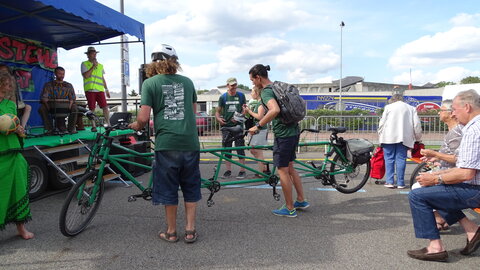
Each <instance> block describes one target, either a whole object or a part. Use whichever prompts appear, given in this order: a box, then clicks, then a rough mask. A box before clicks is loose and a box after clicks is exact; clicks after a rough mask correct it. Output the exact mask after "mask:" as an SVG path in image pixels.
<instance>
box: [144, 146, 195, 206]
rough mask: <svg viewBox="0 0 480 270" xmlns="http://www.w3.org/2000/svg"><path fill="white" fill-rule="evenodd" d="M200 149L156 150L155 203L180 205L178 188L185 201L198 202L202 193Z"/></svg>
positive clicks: (153, 198)
mask: <svg viewBox="0 0 480 270" xmlns="http://www.w3.org/2000/svg"><path fill="white" fill-rule="evenodd" d="M199 164H200V151H155V166H153V190H152V203H153V205H158V204H163V205H178V188H179V187H180V189H181V190H182V193H183V200H184V201H185V202H198V201H199V200H200V199H201V198H202V194H201V193H200V186H201V179H200V167H199Z"/></svg>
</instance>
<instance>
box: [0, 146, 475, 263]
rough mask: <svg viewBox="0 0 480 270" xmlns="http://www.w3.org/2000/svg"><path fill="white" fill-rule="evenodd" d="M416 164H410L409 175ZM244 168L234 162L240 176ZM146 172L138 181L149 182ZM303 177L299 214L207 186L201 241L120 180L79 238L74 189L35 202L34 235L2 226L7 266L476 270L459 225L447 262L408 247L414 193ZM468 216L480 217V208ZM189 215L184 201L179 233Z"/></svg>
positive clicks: (207, 171) (448, 236) (239, 189)
mask: <svg viewBox="0 0 480 270" xmlns="http://www.w3.org/2000/svg"><path fill="white" fill-rule="evenodd" d="M314 157H315V156H308V155H305V156H300V158H305V159H313V158H314ZM204 159H205V160H204V161H202V165H201V170H202V177H204V178H209V175H211V174H212V173H213V167H214V165H213V164H211V162H209V161H208V158H205V157H204ZM414 167H415V164H409V165H407V175H406V178H407V179H408V178H409V177H410V174H411V172H412V171H413V169H414ZM237 172H238V169H237V168H235V169H234V171H233V175H234V176H235V175H237ZM147 177H148V176H147V175H143V176H141V177H139V179H143V181H144V182H146V181H147V180H146V179H148V178H147ZM233 179H234V178H232V180H233ZM303 181H304V189H305V193H306V196H307V199H308V200H309V202H310V203H311V207H310V208H308V209H306V210H305V211H299V212H298V217H297V218H284V217H277V216H274V215H272V214H271V210H272V209H274V208H277V207H280V206H281V204H282V203H283V198H281V200H280V202H277V201H275V200H274V199H273V197H272V190H271V188H268V187H265V186H258V185H255V186H248V187H247V186H236V187H231V188H222V189H221V190H220V191H219V192H218V193H217V194H215V196H214V198H213V199H214V201H215V205H214V206H212V207H207V205H206V199H207V197H208V191H207V190H202V194H203V199H202V201H200V203H199V207H198V213H197V231H198V233H199V239H198V241H197V242H196V243H194V244H185V243H183V241H179V242H177V243H173V244H172V243H167V242H164V241H162V240H160V239H159V238H158V237H157V232H158V231H159V230H162V229H164V228H165V223H164V212H163V207H161V206H152V205H151V203H150V202H147V201H144V200H138V201H136V202H127V198H128V196H129V195H132V194H136V193H138V190H137V189H136V188H135V187H130V188H126V187H124V186H123V184H120V183H117V182H113V183H112V182H110V183H107V185H106V193H105V195H104V198H103V202H102V204H101V206H100V209H99V211H98V213H97V215H96V217H95V218H94V220H93V222H92V223H91V224H90V226H89V227H88V228H87V229H86V230H85V231H84V232H82V233H81V234H80V235H78V236H76V237H73V238H68V237H65V236H63V235H62V234H61V233H60V231H59V228H58V226H59V225H58V216H59V212H60V209H61V207H62V203H63V200H64V199H65V197H66V192H64V193H59V194H54V195H52V196H49V197H46V198H44V199H41V200H38V201H35V202H33V203H32V204H31V209H32V215H33V220H32V221H31V222H30V223H28V224H27V225H28V228H29V229H30V230H31V231H32V232H34V233H35V239H33V240H28V241H25V240H22V239H20V238H19V237H18V236H15V227H14V226H11V225H10V226H8V227H7V228H6V229H5V230H4V231H1V232H0V269H2V270H7V269H102V270H106V269H197V270H198V269H478V265H479V263H480V251H477V252H476V253H474V254H473V255H472V256H462V255H460V253H459V251H460V250H461V249H462V248H463V247H464V245H465V236H464V235H463V231H462V229H461V227H459V226H458V225H454V226H452V228H451V230H450V232H448V233H443V234H442V238H443V240H444V241H445V244H446V247H447V249H448V251H449V255H450V260H449V262H448V263H435V262H423V261H417V260H414V259H411V258H409V257H408V256H407V255H406V251H407V250H408V249H418V248H422V247H424V246H425V245H426V244H427V241H426V240H422V239H416V238H415V237H414V234H413V227H412V220H411V216H410V210H409V206H408V199H407V194H408V190H398V189H387V188H384V187H383V185H377V184H375V183H374V180H373V179H371V180H369V182H368V183H367V184H366V185H365V186H364V188H363V189H362V190H360V191H359V192H356V193H354V194H343V193H340V192H338V191H336V190H334V189H331V187H328V186H322V184H321V183H320V182H319V181H318V180H315V179H313V178H305V179H303ZM466 212H467V215H468V216H469V217H471V218H472V219H474V220H476V221H477V222H480V220H479V217H478V215H477V214H474V212H472V211H470V210H468V211H466ZM183 217H184V211H183V205H182V204H181V205H180V207H179V222H178V233H179V235H180V236H182V234H183V231H184V230H183V227H184V219H183Z"/></svg>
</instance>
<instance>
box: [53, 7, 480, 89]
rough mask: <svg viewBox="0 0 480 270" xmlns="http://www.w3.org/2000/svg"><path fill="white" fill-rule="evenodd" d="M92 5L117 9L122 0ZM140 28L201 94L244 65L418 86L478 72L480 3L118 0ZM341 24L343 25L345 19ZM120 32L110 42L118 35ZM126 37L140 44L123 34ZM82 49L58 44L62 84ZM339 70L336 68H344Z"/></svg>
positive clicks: (106, 53) (308, 78)
mask: <svg viewBox="0 0 480 270" xmlns="http://www.w3.org/2000/svg"><path fill="white" fill-rule="evenodd" d="M98 2H100V3H102V4H104V5H106V6H109V7H110V8H113V9H115V10H117V11H119V10H120V0H99V1H98ZM124 4H125V6H124V10H125V14H126V15H127V16H129V17H131V18H133V19H135V20H137V21H140V22H142V23H144V24H145V33H146V38H145V40H146V42H145V44H146V48H145V50H146V61H147V63H148V62H149V61H150V54H151V53H152V52H153V51H155V49H158V48H159V45H160V44H169V45H171V46H173V47H174V48H175V49H176V51H177V54H178V56H179V62H180V64H181V66H182V72H181V73H180V74H182V75H185V76H188V77H189V78H191V79H192V80H193V82H194V84H195V87H196V88H197V90H203V89H208V90H210V89H215V88H217V87H218V86H221V85H225V83H226V80H227V79H228V78H229V77H236V78H237V80H238V83H240V84H244V85H247V86H251V82H250V80H249V76H248V71H249V69H250V68H251V67H252V66H254V65H255V64H265V65H270V67H271V71H270V72H269V77H270V79H271V80H272V81H273V80H281V81H286V82H289V83H322V82H331V81H332V80H338V78H339V77H340V72H341V73H342V75H343V77H346V76H360V77H363V78H364V80H365V81H368V82H379V83H394V84H409V83H410V82H412V84H413V85H424V84H426V83H429V82H430V83H437V82H440V81H452V82H455V83H458V82H459V81H460V80H461V79H462V78H465V77H467V76H480V50H479V48H480V5H479V4H478V1H475V0H462V1H451V0H423V1H422V0H416V1H415V0H404V1H379V0H378V1H377V0H336V1H324V0H311V1H308V0H295V1H291V0H266V1H265V0H242V1H220V0H201V1H198V0H197V1H195V0H191V1H190V0H177V1H166V0H135V1H134V0H124ZM342 21H343V22H344V23H345V26H344V27H340V23H341V22H342ZM116 40H119V39H118V38H115V39H112V40H107V41H106V42H109V41H116ZM129 40H136V38H135V37H129ZM96 49H97V50H98V51H100V53H99V54H98V55H97V59H98V61H99V62H100V63H102V64H103V65H104V68H105V72H106V74H105V78H106V80H107V84H108V86H109V89H110V90H111V91H114V92H120V89H121V79H120V78H121V71H120V45H101V46H96ZM85 51H86V47H81V48H77V49H72V50H68V51H67V50H64V49H59V54H58V57H59V60H58V61H59V65H60V66H63V67H64V68H65V69H66V76H65V80H66V81H69V82H71V83H72V84H73V85H74V87H75V89H76V90H77V92H83V91H82V78H81V74H80V63H81V62H82V61H84V60H86V59H87V58H86V55H85V54H84V52H85ZM129 61H130V86H129V87H127V92H128V93H130V91H131V90H132V89H135V90H136V91H137V92H138V69H139V67H140V65H141V64H143V47H142V44H141V43H132V44H129ZM340 66H342V68H341V69H340Z"/></svg>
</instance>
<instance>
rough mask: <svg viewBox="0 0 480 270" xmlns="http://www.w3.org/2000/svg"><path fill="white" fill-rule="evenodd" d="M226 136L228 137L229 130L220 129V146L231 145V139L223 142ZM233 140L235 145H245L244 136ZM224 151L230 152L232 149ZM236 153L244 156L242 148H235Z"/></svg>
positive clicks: (228, 156)
mask: <svg viewBox="0 0 480 270" xmlns="http://www.w3.org/2000/svg"><path fill="white" fill-rule="evenodd" d="M228 138H230V132H228V131H226V130H222V147H232V143H233V141H229V142H225V141H226V140H227V139H228ZM234 142H235V147H239V146H245V139H244V137H241V138H239V139H236V140H235V141H234ZM224 152H228V153H231V152H232V151H231V150H230V151H224ZM237 154H238V155H240V156H245V150H244V149H239V150H237ZM225 156H226V157H227V158H232V156H231V155H225Z"/></svg>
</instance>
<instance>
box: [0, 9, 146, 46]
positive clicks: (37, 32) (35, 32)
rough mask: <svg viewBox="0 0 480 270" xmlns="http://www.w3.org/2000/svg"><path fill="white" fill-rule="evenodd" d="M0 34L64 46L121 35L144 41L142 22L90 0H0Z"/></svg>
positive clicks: (88, 42)
mask: <svg viewBox="0 0 480 270" xmlns="http://www.w3.org/2000/svg"><path fill="white" fill-rule="evenodd" d="M0 33H5V34H8V35H12V36H17V37H21V38H27V39H31V40H38V41H40V42H42V43H45V44H49V45H51V46H54V47H62V48H65V49H73V48H77V47H80V46H84V45H90V44H93V43H96V42H100V41H101V40H105V39H108V38H112V37H115V36H119V35H122V34H129V35H132V36H136V37H137V38H138V39H139V40H142V41H144V40H145V27H144V25H143V24H142V23H140V22H138V21H136V20H134V19H132V18H130V17H128V16H125V15H123V14H121V13H119V12H117V11H115V10H113V9H111V8H109V7H106V6H104V5H102V4H100V3H98V2H96V1H93V0H77V1H66V0H15V1H13V0H0Z"/></svg>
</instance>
